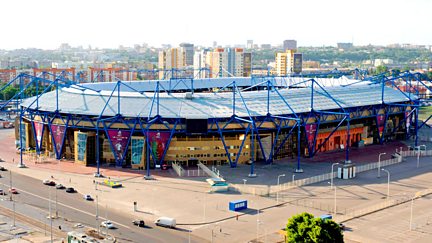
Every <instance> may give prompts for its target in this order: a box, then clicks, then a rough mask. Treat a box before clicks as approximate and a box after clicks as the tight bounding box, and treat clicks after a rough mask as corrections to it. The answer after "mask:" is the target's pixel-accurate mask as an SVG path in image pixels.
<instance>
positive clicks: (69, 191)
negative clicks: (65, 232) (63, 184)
mask: <svg viewBox="0 0 432 243" xmlns="http://www.w3.org/2000/svg"><path fill="white" fill-rule="evenodd" d="M66 192H67V193H74V192H76V191H75V189H74V188H73V187H68V188H66Z"/></svg>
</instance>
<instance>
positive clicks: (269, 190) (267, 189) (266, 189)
mask: <svg viewBox="0 0 432 243" xmlns="http://www.w3.org/2000/svg"><path fill="white" fill-rule="evenodd" d="M395 156H396V157H395V158H392V159H388V160H382V161H380V162H379V163H378V162H374V163H368V164H363V165H356V167H355V171H356V173H361V172H365V171H369V170H374V169H377V168H378V164H380V167H381V168H382V167H386V166H389V165H394V164H398V163H401V162H402V161H403V157H413V156H417V150H415V151H414V150H411V151H402V152H401V153H400V155H397V154H396V155H395ZM400 156H402V157H400ZM419 156H423V157H424V156H432V150H420V155H419ZM332 177H333V178H336V177H337V172H336V171H335V172H333V174H332V173H325V174H321V175H316V176H312V177H308V178H304V179H299V180H295V181H294V182H292V181H291V182H287V183H283V184H280V185H268V186H259V187H257V186H249V185H241V184H238V185H235V184H231V185H230V189H229V190H230V191H236V192H241V193H246V194H252V195H258V196H272V195H271V194H274V193H278V192H280V191H284V190H287V189H291V188H293V187H296V186H305V185H310V184H314V183H318V182H323V181H328V180H330V179H331V178H332Z"/></svg>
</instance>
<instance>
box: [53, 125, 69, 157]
mask: <svg viewBox="0 0 432 243" xmlns="http://www.w3.org/2000/svg"><path fill="white" fill-rule="evenodd" d="M50 128H51V136H52V140H53V144H54V151H55V153H56V158H57V159H61V153H62V148H63V143H64V140H65V137H66V126H61V125H55V124H51V126H50Z"/></svg>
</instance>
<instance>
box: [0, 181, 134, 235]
mask: <svg viewBox="0 0 432 243" xmlns="http://www.w3.org/2000/svg"><path fill="white" fill-rule="evenodd" d="M0 184H2V185H3V186H5V187H8V186H9V185H6V184H4V183H0ZM14 188H16V189H17V190H18V192H20V193H21V192H24V193H27V194H29V195H31V196H34V197H37V198H40V199H43V200H46V201H50V200H49V199H48V198H44V197H41V196H39V195H36V194H33V193H31V192H28V191H24V190H22V189H19V188H17V187H14ZM56 190H57V189H56ZM51 202H52V200H51ZM57 204H60V205H62V206H63V207H66V208H69V209H72V210H75V211H78V212H81V213H83V214H87V215H89V216H92V217H96V215H95V214H91V213H89V212H87V211H83V210H81V209H78V208H75V207H72V206H69V205H66V204H64V203H61V202H57ZM98 218H100V219H104V220H106V219H105V218H103V217H101V216H98ZM110 221H111V222H113V223H115V224H117V225H120V226H122V227H124V228H127V229H129V230H131V228H130V227H129V226H127V225H124V224H121V223H119V222H115V221H113V220H110Z"/></svg>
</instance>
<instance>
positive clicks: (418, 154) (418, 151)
mask: <svg viewBox="0 0 432 243" xmlns="http://www.w3.org/2000/svg"><path fill="white" fill-rule="evenodd" d="M419 166H420V146H418V147H417V168H418V167H419Z"/></svg>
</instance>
